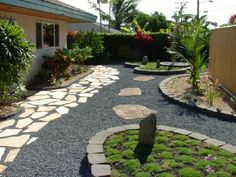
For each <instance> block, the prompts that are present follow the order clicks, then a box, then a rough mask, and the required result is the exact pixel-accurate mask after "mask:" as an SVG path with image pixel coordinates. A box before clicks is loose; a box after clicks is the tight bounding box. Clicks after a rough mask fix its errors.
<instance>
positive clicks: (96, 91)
mask: <svg viewBox="0 0 236 177" xmlns="http://www.w3.org/2000/svg"><path fill="white" fill-rule="evenodd" d="M90 93H98V90H92V91H91V92H90Z"/></svg>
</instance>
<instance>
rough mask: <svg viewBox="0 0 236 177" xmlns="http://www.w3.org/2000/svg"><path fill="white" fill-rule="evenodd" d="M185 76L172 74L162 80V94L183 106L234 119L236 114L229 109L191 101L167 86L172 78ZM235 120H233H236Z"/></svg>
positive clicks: (160, 89)
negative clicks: (225, 109) (174, 92)
mask: <svg viewBox="0 0 236 177" xmlns="http://www.w3.org/2000/svg"><path fill="white" fill-rule="evenodd" d="M185 76H187V74H182V75H178V76H172V77H169V78H167V79H165V80H163V81H161V82H160V84H159V91H160V92H161V94H162V96H163V97H164V98H166V99H168V100H170V101H172V102H174V103H177V104H179V105H181V106H184V107H188V108H192V109H194V110H196V111H201V113H203V114H206V115H209V116H213V117H217V118H226V119H229V120H231V121H232V118H236V114H232V113H231V112H229V111H220V110H218V109H217V108H215V107H209V106H206V105H204V104H199V103H194V102H189V101H187V100H185V99H182V98H181V97H179V96H176V95H175V94H173V93H171V92H169V90H168V88H167V87H166V84H167V83H168V82H169V81H171V80H172V79H175V78H178V77H185ZM235 120H236V119H235ZM235 120H233V121H235Z"/></svg>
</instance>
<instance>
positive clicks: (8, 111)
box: [0, 104, 24, 120]
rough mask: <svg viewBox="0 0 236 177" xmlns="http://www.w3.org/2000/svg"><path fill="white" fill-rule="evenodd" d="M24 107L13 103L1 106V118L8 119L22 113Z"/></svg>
mask: <svg viewBox="0 0 236 177" xmlns="http://www.w3.org/2000/svg"><path fill="white" fill-rule="evenodd" d="M23 110H24V108H22V107H20V106H17V105H14V104H11V105H5V106H0V120H3V119H7V118H10V117H13V116H15V115H16V114H20V113H21V112H23Z"/></svg>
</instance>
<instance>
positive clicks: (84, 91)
mask: <svg viewBox="0 0 236 177" xmlns="http://www.w3.org/2000/svg"><path fill="white" fill-rule="evenodd" d="M91 90H94V88H87V89H85V90H83V91H82V92H80V93H81V94H82V93H86V92H89V91H91Z"/></svg>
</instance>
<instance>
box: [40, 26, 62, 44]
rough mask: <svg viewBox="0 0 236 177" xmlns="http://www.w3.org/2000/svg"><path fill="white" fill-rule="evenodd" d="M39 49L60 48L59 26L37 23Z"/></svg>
mask: <svg viewBox="0 0 236 177" xmlns="http://www.w3.org/2000/svg"><path fill="white" fill-rule="evenodd" d="M36 46H37V49H41V48H48V47H58V46H59V25H58V24H53V23H36Z"/></svg>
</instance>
